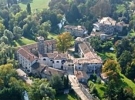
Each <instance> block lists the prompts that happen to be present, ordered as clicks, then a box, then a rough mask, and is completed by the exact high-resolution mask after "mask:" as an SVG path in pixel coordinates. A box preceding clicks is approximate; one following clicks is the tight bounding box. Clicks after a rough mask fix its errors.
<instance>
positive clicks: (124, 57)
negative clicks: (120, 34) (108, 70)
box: [118, 50, 132, 73]
mask: <svg viewBox="0 0 135 100" xmlns="http://www.w3.org/2000/svg"><path fill="white" fill-rule="evenodd" d="M131 60H132V56H131V52H130V51H127V50H125V51H123V53H122V54H121V55H120V57H119V58H118V62H119V63H120V66H121V68H122V72H124V73H125V71H126V66H127V64H128V63H130V62H131Z"/></svg>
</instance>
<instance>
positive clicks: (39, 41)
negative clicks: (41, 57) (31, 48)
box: [37, 36, 45, 54]
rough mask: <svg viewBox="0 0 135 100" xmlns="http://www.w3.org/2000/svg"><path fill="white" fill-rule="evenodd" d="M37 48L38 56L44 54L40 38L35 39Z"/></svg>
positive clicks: (41, 38) (42, 41)
mask: <svg viewBox="0 0 135 100" xmlns="http://www.w3.org/2000/svg"><path fill="white" fill-rule="evenodd" d="M37 48H38V52H39V54H44V53H45V45H44V37H42V36H39V37H37Z"/></svg>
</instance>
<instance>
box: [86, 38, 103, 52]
mask: <svg viewBox="0 0 135 100" xmlns="http://www.w3.org/2000/svg"><path fill="white" fill-rule="evenodd" d="M89 42H90V44H91V46H92V47H93V48H94V50H97V51H98V50H100V48H101V40H100V37H91V38H90V39H89Z"/></svg>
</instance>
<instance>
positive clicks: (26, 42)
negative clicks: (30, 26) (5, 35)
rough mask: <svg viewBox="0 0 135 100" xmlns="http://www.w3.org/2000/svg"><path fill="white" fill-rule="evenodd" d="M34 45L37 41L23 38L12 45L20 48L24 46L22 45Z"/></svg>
mask: <svg viewBox="0 0 135 100" xmlns="http://www.w3.org/2000/svg"><path fill="white" fill-rule="evenodd" d="M32 43H35V41H34V40H30V39H27V38H24V37H22V38H21V39H19V40H14V41H13V43H12V44H13V45H14V46H15V47H19V46H22V45H26V44H32Z"/></svg>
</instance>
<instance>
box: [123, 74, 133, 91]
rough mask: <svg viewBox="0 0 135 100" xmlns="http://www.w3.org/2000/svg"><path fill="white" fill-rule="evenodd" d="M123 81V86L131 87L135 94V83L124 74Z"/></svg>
mask: <svg viewBox="0 0 135 100" xmlns="http://www.w3.org/2000/svg"><path fill="white" fill-rule="evenodd" d="M121 79H122V81H123V82H124V83H125V84H123V85H124V86H129V87H131V88H132V90H133V93H134V94H135V83H134V82H133V81H131V80H130V79H128V78H126V77H125V76H124V75H123V74H121Z"/></svg>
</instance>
